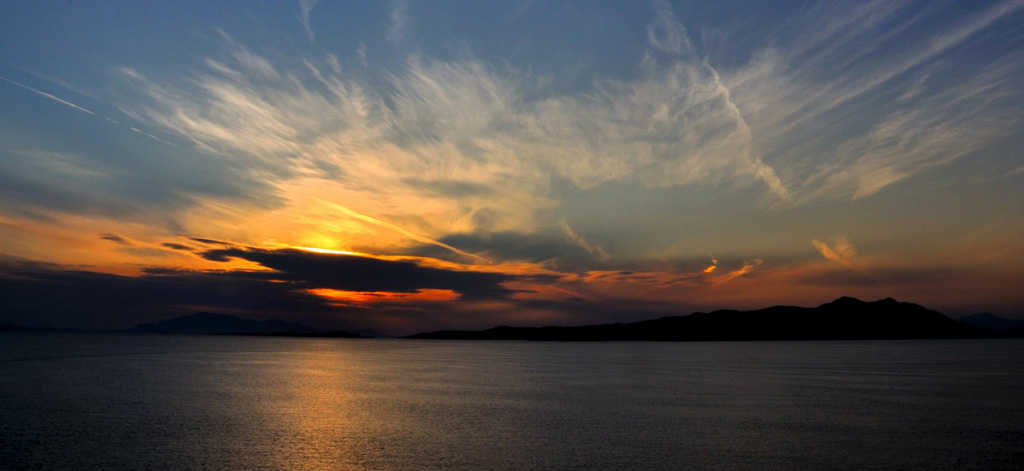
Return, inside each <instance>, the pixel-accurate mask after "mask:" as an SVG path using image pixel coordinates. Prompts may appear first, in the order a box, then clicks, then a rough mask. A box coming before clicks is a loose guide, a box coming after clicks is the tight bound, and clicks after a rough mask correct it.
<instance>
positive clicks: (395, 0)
mask: <svg viewBox="0 0 1024 471" xmlns="http://www.w3.org/2000/svg"><path fill="white" fill-rule="evenodd" d="M408 8H409V5H408V4H407V3H406V2H405V1H404V0H392V3H391V12H390V13H389V14H388V19H389V20H390V21H391V23H390V24H389V25H388V30H387V35H386V36H387V39H388V41H391V42H392V43H395V44H399V43H401V42H402V41H404V40H405V29H406V27H407V24H408V23H409V14H408V13H407V12H406V10H407V9H408Z"/></svg>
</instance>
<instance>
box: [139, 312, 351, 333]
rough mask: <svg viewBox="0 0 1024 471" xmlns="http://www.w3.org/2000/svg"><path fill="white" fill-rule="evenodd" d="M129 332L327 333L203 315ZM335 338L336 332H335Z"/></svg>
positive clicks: (276, 322)
mask: <svg viewBox="0 0 1024 471" xmlns="http://www.w3.org/2000/svg"><path fill="white" fill-rule="evenodd" d="M128 332H135V333H146V334H236V335H286V334H289V335H309V336H313V335H314V334H328V333H327V332H321V331H320V330H318V329H316V328H313V327H310V326H308V325H303V324H295V323H291V322H284V321H279V320H277V319H271V320H268V321H262V322H260V321H254V320H251V319H242V318H240V317H235V316H231V315H227V314H215V313H212V312H200V313H199V314H192V315H188V316H181V317H176V318H174V319H166V320H162V321H160V322H157V323H155V324H139V325H137V326H135V327H133V328H131V329H129V330H128ZM335 334H336V335H335V336H338V335H337V332H335Z"/></svg>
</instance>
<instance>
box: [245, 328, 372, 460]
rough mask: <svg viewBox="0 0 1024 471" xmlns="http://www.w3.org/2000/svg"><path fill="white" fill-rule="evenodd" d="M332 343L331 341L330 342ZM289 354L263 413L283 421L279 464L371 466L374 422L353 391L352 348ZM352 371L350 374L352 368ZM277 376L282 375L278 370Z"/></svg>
mask: <svg viewBox="0 0 1024 471" xmlns="http://www.w3.org/2000/svg"><path fill="white" fill-rule="evenodd" d="M324 346H325V347H327V345H326V344H325V345H324ZM311 350H313V351H314V352H304V353H297V354H289V355H284V356H283V357H282V358H281V360H280V363H277V364H275V365H274V366H273V367H274V368H279V370H278V373H280V384H279V385H276V389H277V391H278V395H277V396H275V400H271V401H265V402H263V406H264V409H263V411H262V412H263V414H264V415H265V417H268V418H273V419H274V420H276V421H277V422H278V423H276V424H267V425H268V426H269V427H270V428H272V429H274V430H278V431H279V432H278V433H280V437H278V438H279V441H278V443H279V446H280V447H281V449H280V450H279V451H281V453H272V454H271V456H268V459H270V460H271V462H272V463H273V464H272V465H271V466H270V467H271V468H275V469H305V470H327V469H331V470H334V469H365V466H363V465H362V464H363V463H366V459H367V453H368V452H369V450H368V449H367V446H366V445H367V443H366V440H365V439H364V437H366V436H367V432H368V430H369V429H371V428H372V427H370V426H369V425H368V424H367V423H366V420H367V418H368V416H367V415H366V414H364V413H362V411H361V410H360V408H359V407H358V402H359V401H358V400H357V399H358V398H357V397H356V393H354V392H353V388H352V386H353V382H354V381H355V380H356V378H354V377H353V374H352V373H355V372H354V370H353V368H352V367H351V365H350V364H349V362H348V360H349V359H348V358H347V355H346V352H343V351H338V350H331V351H321V352H316V350H318V349H317V348H315V347H314V348H312V349H311ZM346 372H348V373H350V374H346ZM275 376H277V375H275Z"/></svg>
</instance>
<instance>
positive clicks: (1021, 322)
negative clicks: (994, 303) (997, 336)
mask: <svg viewBox="0 0 1024 471" xmlns="http://www.w3.org/2000/svg"><path fill="white" fill-rule="evenodd" d="M960 322H963V323H964V324H967V325H969V326H971V327H974V328H975V329H979V330H988V331H993V332H1012V331H1015V330H1020V329H1024V319H1007V318H1005V317H999V316H996V315H992V314H988V313H984V314H972V315H970V316H963V317H961V318H960Z"/></svg>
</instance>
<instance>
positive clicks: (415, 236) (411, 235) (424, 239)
mask: <svg viewBox="0 0 1024 471" xmlns="http://www.w3.org/2000/svg"><path fill="white" fill-rule="evenodd" d="M317 200H318V201H320V202H321V203H323V204H326V205H328V206H330V207H332V208H334V209H336V210H338V211H340V212H342V213H345V214H347V215H349V216H352V217H354V218H356V219H359V220H361V221H366V222H368V223H370V224H374V225H377V226H381V227H385V228H388V229H391V230H393V231H395V232H397V233H399V234H402V235H404V236H406V237H409V238H411V239H413V240H415V241H417V242H423V243H425V244H431V245H436V246H438V247H442V248H445V249H448V250H451V251H452V252H455V253H457V254H459V255H462V256H465V257H471V258H475V259H477V260H481V261H483V262H484V263H491V261H490V260H487V259H486V258H483V257H481V256H479V255H476V254H471V253H469V252H466V251H464V250H459V249H457V248H455V247H452V246H450V245H448V244H446V243H444V242H441V241H437V240H434V239H431V238H429V237H424V236H421V235H419V234H415V233H412V232H409V231H407V230H405V229H402V228H401V227H398V226H396V225H394V224H391V223H390V222H385V221H381V220H380V219H377V218H373V217H370V216H367V215H365V214H360V213H357V212H355V211H353V210H351V209H348V208H346V207H344V206H342V205H340V204H336V203H332V202H330V201H326V200H323V199H320V198H317Z"/></svg>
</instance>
